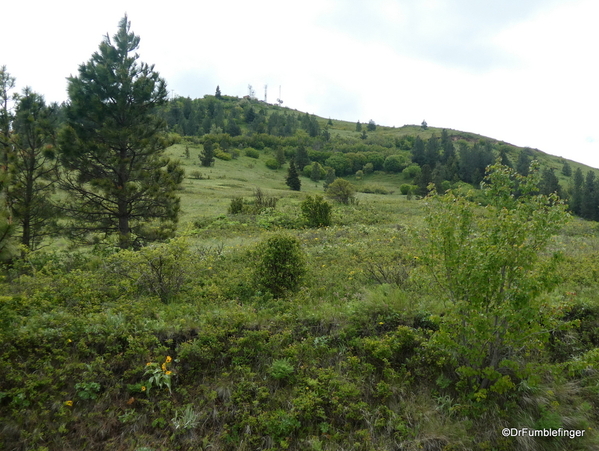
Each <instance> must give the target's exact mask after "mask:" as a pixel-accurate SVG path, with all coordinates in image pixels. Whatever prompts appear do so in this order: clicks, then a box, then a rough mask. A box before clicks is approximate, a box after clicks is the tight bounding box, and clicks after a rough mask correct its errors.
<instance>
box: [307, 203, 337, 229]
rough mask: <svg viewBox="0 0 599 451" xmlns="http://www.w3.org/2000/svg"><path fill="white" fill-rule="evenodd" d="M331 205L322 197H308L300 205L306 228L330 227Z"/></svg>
mask: <svg viewBox="0 0 599 451" xmlns="http://www.w3.org/2000/svg"><path fill="white" fill-rule="evenodd" d="M332 208H333V207H332V206H331V204H329V203H328V202H327V201H326V200H324V198H323V197H322V196H319V195H316V196H314V197H312V196H308V197H306V200H304V201H303V202H302V204H301V209H302V216H303V217H304V219H305V221H306V225H307V226H308V227H328V226H330V225H331V210H332Z"/></svg>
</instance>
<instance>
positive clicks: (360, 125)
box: [356, 121, 362, 132]
mask: <svg viewBox="0 0 599 451" xmlns="http://www.w3.org/2000/svg"><path fill="white" fill-rule="evenodd" d="M356 131H357V132H361V131H362V124H360V121H358V122H356Z"/></svg>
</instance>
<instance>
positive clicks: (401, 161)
mask: <svg viewBox="0 0 599 451" xmlns="http://www.w3.org/2000/svg"><path fill="white" fill-rule="evenodd" d="M406 166H407V162H406V158H405V157H404V156H402V155H389V156H388V157H387V158H385V162H384V163H383V169H385V171H387V172H401V171H403V170H404V169H405V167H406Z"/></svg>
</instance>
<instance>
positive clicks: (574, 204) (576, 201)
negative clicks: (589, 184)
mask: <svg viewBox="0 0 599 451" xmlns="http://www.w3.org/2000/svg"><path fill="white" fill-rule="evenodd" d="M583 185H584V175H582V170H581V169H580V168H578V169H576V172H574V188H573V190H572V198H571V199H570V211H571V212H572V213H574V214H575V215H578V216H580V214H581V208H582V190H583Z"/></svg>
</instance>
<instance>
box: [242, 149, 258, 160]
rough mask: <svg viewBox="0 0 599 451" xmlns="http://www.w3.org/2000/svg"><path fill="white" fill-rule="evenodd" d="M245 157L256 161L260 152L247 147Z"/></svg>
mask: <svg viewBox="0 0 599 451" xmlns="http://www.w3.org/2000/svg"><path fill="white" fill-rule="evenodd" d="M245 156H246V157H250V158H255V159H258V158H260V152H258V151H257V150H256V149H254V148H252V147H248V148H247V149H245Z"/></svg>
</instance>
